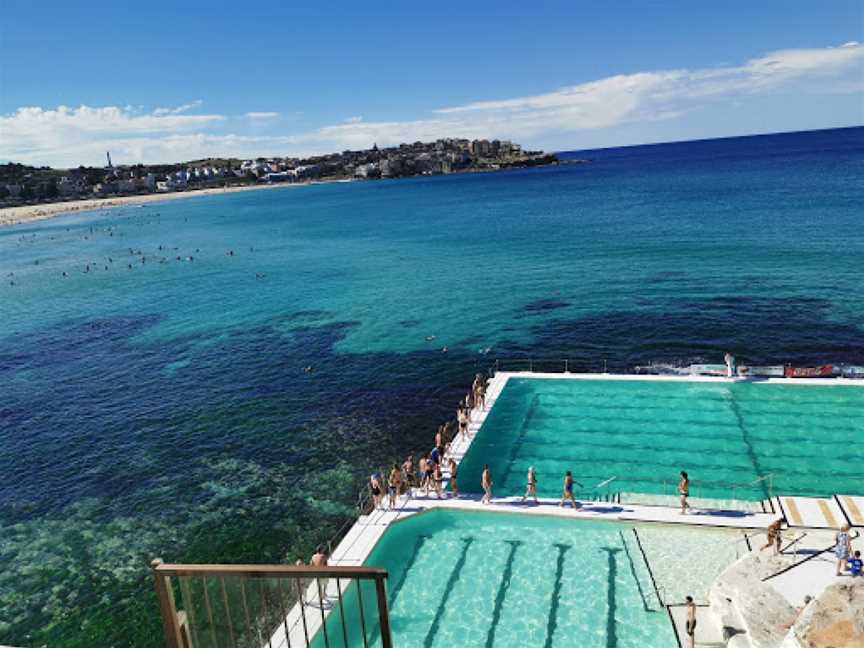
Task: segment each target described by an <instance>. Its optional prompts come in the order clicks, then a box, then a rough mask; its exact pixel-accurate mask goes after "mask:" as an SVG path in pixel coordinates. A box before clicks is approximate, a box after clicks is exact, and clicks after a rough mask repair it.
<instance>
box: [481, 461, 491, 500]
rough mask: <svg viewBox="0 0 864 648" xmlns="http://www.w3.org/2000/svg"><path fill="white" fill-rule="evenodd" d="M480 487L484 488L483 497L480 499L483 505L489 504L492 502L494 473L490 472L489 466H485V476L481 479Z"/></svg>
mask: <svg viewBox="0 0 864 648" xmlns="http://www.w3.org/2000/svg"><path fill="white" fill-rule="evenodd" d="M480 486H482V487H483V497H481V498H480V503H481V504H489V503H491V502H492V471H491V470H489V464H484V465H483V475H482V476H481V477H480Z"/></svg>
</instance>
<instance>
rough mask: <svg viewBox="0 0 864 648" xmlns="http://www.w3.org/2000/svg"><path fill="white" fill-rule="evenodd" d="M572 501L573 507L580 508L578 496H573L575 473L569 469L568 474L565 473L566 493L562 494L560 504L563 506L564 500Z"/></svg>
mask: <svg viewBox="0 0 864 648" xmlns="http://www.w3.org/2000/svg"><path fill="white" fill-rule="evenodd" d="M567 501H570V502H571V503H572V504H573V508H579V505H578V504H577V503H576V498H574V497H573V473H572V472H570V471H569V470H568V471H567V474H566V475H564V494H563V495H562V496H561V502H560V503H559V504H558V506H561V507H563V506H564V502H567Z"/></svg>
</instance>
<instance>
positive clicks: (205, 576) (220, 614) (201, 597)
mask: <svg viewBox="0 0 864 648" xmlns="http://www.w3.org/2000/svg"><path fill="white" fill-rule="evenodd" d="M151 569H152V572H153V578H154V580H155V585H156V594H157V598H158V600H159V609H160V612H161V615H162V626H163V632H164V636H165V644H166V646H167V647H168V648H192V647H194V648H218V647H221V646H231V647H232V648H251V647H253V646H254V647H256V648H261V647H266V648H283V647H284V648H292V646H293V647H294V648H299V647H300V646H305V647H306V648H309V647H310V646H312V645H313V644H312V642H313V640H314V639H315V637H316V634H317V633H318V632H319V631H320V632H321V633H322V635H323V639H324V645H325V646H327V647H329V646H330V642H331V638H330V637H329V636H328V626H327V624H326V618H325V617H326V616H327V611H328V610H329V609H330V608H332V607H333V606H334V605H338V609H339V621H340V623H339V624H338V625H339V628H340V630H341V636H340V637H338V639H339V640H340V641H342V642H344V644H346V645H347V643H348V641H349V637H354V638H356V637H358V635H359V637H360V639H362V644H363V645H364V646H368V645H370V644H372V643H373V640H374V642H375V644H376V645H377V642H379V641H380V644H381V645H382V646H383V647H384V648H392V646H393V640H392V635H391V630H390V615H389V611H388V607H387V605H388V604H387V570H386V569H380V568H376V567H306V566H290V565H182V564H165V563H163V562H162V561H161V560H159V559H156V560H154V561H153V563H152V565H151ZM352 585H353V586H354V588H355V591H356V597H352V598H354V600H356V601H357V602H358V604H357V606H356V607H357V612H358V614H357V615H352V617H351V618H352V619H354V618H355V616H356V619H357V620H358V621H359V623H357V624H356V625H355V623H353V622H352V623H350V624H349V623H348V621H347V620H346V614H345V605H344V604H343V603H344V600H345V599H344V594H345V592H346V590H347V589H348V587H349V586H352ZM373 588H374V589H373ZM364 589H367V595H366V598H367V604H365V605H364V602H363V601H364V596H363V590H364ZM369 589H372V591H368V590H369ZM177 591H179V593H180V599H181V602H182V608H181V609H178V606H177V599H176V598H175V595H176V592H177ZM373 606H374V608H373ZM364 608H367V609H368V610H369V611H371V610H372V609H375V610H376V612H377V613H376V614H374V618H370V619H368V620H367V618H366V614H367V610H365V609H364ZM373 626H374V636H373V632H372V627H373ZM367 628H368V630H367ZM333 639H334V640H335V639H336V638H335V637H334V638H333Z"/></svg>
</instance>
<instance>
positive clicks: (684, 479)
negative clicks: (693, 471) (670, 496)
mask: <svg viewBox="0 0 864 648" xmlns="http://www.w3.org/2000/svg"><path fill="white" fill-rule="evenodd" d="M678 494H679V495H680V496H681V515H684V514H685V513H687V509H689V508H690V502H688V501H687V498H688V497H690V478H689V477H688V476H687V473H686V472H684V471H683V470H682V471H681V481H680V482H678Z"/></svg>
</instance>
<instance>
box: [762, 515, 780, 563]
mask: <svg viewBox="0 0 864 648" xmlns="http://www.w3.org/2000/svg"><path fill="white" fill-rule="evenodd" d="M782 524H783V518H780V519H778V520H775V521H774V522H772V523H771V524H769V525H768V529H766V531H767V533H768V541H767V542H766V543H765V546H764V547H759V551H764V550H765V549H767V548H768V547H770V546H772V545H773V546H774V555H775V556H776V555H778V554H779V553H780V543H781V542H782V541H783V536H782V534H781V533H780V526H781V525H782Z"/></svg>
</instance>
